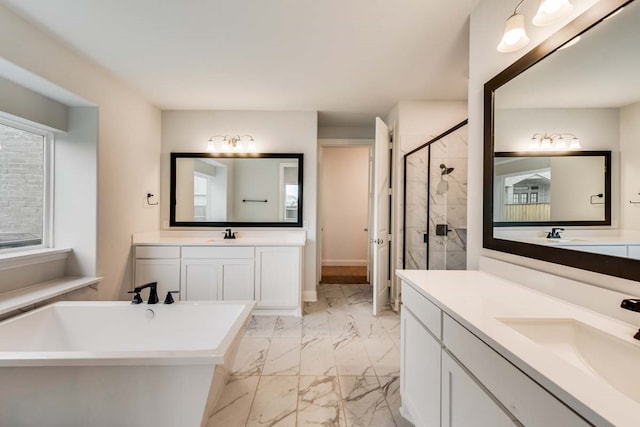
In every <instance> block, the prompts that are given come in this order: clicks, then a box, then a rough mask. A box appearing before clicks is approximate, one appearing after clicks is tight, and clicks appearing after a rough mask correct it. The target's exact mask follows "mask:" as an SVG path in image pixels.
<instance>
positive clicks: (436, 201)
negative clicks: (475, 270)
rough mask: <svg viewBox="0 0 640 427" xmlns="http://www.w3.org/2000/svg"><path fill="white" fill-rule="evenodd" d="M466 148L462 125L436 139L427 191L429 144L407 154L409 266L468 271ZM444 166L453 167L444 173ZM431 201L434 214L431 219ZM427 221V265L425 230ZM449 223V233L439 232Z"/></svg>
mask: <svg viewBox="0 0 640 427" xmlns="http://www.w3.org/2000/svg"><path fill="white" fill-rule="evenodd" d="M467 148H468V132H467V126H464V127H462V128H460V129H458V130H457V131H455V132H453V133H452V134H450V135H448V136H446V137H444V138H442V139H441V140H439V141H436V142H434V143H433V144H431V146H430V150H431V170H430V175H431V180H430V188H429V191H427V171H428V148H426V147H425V148H424V149H422V150H420V151H418V152H416V153H414V154H412V155H411V156H409V157H407V170H406V173H407V187H406V191H407V200H406V204H405V209H406V226H405V228H406V239H407V240H406V250H405V256H406V268H408V269H423V270H424V269H427V268H428V269H432V270H445V269H446V270H464V269H466V228H467V225H466V224H467ZM440 164H444V165H446V167H447V168H451V167H452V168H454V170H453V172H451V173H450V174H449V175H445V176H443V175H442V174H441V168H440ZM427 203H429V205H430V206H429V207H430V212H429V218H428V219H427ZM427 221H428V224H429V242H430V244H429V266H427V265H426V250H427V245H426V244H425V243H424V241H423V234H424V233H425V232H426V230H427ZM437 224H448V226H449V228H450V229H452V230H453V231H451V232H450V233H449V235H448V236H446V237H445V236H436V225H437Z"/></svg>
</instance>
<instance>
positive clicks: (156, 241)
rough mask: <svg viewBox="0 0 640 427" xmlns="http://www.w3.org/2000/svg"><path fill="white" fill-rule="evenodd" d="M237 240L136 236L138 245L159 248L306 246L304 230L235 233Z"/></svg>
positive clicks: (191, 234) (187, 234) (190, 234)
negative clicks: (156, 246)
mask: <svg viewBox="0 0 640 427" xmlns="http://www.w3.org/2000/svg"><path fill="white" fill-rule="evenodd" d="M233 231H234V232H235V233H236V238H235V239H224V238H223V235H224V230H219V231H210V230H204V231H195V230H194V231H190V230H188V231H152V232H148V233H137V234H134V235H133V238H132V244H134V245H147V246H152V245H158V246H304V245H305V243H306V232H305V231H304V230H277V231H275V230H274V231H271V230H269V231H261V230H233Z"/></svg>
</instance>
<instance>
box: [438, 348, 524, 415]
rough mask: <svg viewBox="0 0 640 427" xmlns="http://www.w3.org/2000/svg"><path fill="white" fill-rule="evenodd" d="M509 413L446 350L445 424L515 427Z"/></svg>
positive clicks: (443, 378)
mask: <svg viewBox="0 0 640 427" xmlns="http://www.w3.org/2000/svg"><path fill="white" fill-rule="evenodd" d="M512 417H513V415H511V414H507V413H506V412H505V411H504V410H503V409H502V407H501V406H500V405H499V404H498V403H497V402H496V401H495V400H494V398H492V397H491V396H489V395H488V394H487V393H486V392H485V391H484V390H483V389H482V387H481V386H480V385H478V383H476V381H475V380H474V379H473V378H471V377H470V376H469V375H468V374H467V373H466V372H465V371H464V369H462V368H461V367H460V366H459V365H458V363H457V362H456V361H455V360H453V359H452V358H451V356H449V353H447V352H446V351H444V350H443V351H442V425H443V426H449V427H465V426H477V427H515V426H517V425H519V424H516V423H515V422H514V421H512Z"/></svg>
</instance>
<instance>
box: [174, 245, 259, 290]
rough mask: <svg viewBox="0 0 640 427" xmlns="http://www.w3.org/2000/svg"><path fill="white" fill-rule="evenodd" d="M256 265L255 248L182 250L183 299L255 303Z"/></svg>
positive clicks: (188, 247)
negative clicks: (254, 277)
mask: <svg viewBox="0 0 640 427" xmlns="http://www.w3.org/2000/svg"><path fill="white" fill-rule="evenodd" d="M253 264H254V248H253V247H244V246H242V247H231V248H224V247H206V246H202V247H200V246H199V247H192V246H183V248H182V260H181V277H180V280H181V284H182V285H183V288H184V299H185V300H187V301H197V300H223V301H238V300H240V301H243V300H253V299H255V298H254V280H253V275H254V273H253Z"/></svg>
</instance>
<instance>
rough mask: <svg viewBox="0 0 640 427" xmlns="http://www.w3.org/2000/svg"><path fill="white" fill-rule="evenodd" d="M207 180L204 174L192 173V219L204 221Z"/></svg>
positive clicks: (206, 205) (206, 204)
mask: <svg viewBox="0 0 640 427" xmlns="http://www.w3.org/2000/svg"><path fill="white" fill-rule="evenodd" d="M208 193H209V180H208V179H207V177H206V175H203V174H200V173H198V172H194V174H193V220H194V221H206V220H207V210H208V209H207V207H208V202H207V200H208V198H209V196H208Z"/></svg>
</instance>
